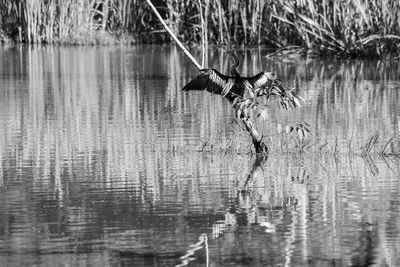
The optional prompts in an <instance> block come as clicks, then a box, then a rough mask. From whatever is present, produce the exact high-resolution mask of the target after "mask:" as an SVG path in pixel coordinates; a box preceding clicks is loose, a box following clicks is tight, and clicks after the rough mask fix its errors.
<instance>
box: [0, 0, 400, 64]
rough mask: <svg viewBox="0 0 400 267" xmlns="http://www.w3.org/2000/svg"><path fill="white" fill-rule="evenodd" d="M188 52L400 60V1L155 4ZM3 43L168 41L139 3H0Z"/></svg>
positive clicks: (171, 0) (161, 0)
mask: <svg viewBox="0 0 400 267" xmlns="http://www.w3.org/2000/svg"><path fill="white" fill-rule="evenodd" d="M153 4H154V5H155V6H156V7H157V9H158V11H159V12H160V13H161V16H162V17H163V18H164V19H165V21H166V22H167V24H168V25H169V27H170V28H171V29H172V31H173V32H174V33H175V34H176V35H177V36H178V38H179V39H180V40H181V41H182V42H183V43H185V44H186V45H201V44H202V42H205V43H206V44H207V45H211V46H212V45H218V46H227V47H230V46H238V47H244V46H246V47H255V46H261V47H264V48H266V49H269V50H271V51H274V52H275V53H283V54H284V53H293V52H294V53H299V54H304V55H307V54H312V55H324V56H326V55H329V56H338V57H368V58H372V57H375V58H386V57H392V58H396V57H397V58H399V52H400V2H399V1H398V0H342V1H333V0H326V1H316V0H307V1H306V0H290V1H282V0H246V1H239V0H234V1H226V0H198V1H183V0H154V1H153ZM0 42H16V43H43V44H69V45H112V44H125V45H129V44H139V43H143V44H165V43H170V42H172V39H171V38H170V37H169V35H168V33H167V32H166V31H165V30H164V29H163V27H162V25H161V24H160V23H159V21H158V20H157V18H156V16H155V15H154V14H153V13H152V11H151V9H150V7H149V6H148V5H147V4H146V3H145V2H144V1H139V0H118V1H117V0H81V1H77V0H63V1H61V0H47V1H44V0H36V1H22V0H0Z"/></svg>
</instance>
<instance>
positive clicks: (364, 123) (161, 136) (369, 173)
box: [0, 46, 400, 266]
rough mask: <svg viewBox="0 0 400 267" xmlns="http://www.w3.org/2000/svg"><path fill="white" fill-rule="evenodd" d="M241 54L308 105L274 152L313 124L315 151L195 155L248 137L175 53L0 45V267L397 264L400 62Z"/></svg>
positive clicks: (246, 64) (282, 116) (276, 115)
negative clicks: (189, 88) (365, 150)
mask: <svg viewBox="0 0 400 267" xmlns="http://www.w3.org/2000/svg"><path fill="white" fill-rule="evenodd" d="M195 54H196V53H195ZM196 56H197V57H200V55H196ZM241 56H242V59H243V64H242V66H241V72H242V73H243V74H249V75H250V74H253V73H256V72H258V71H259V70H260V67H259V66H264V68H266V69H268V70H271V71H273V72H275V73H277V75H278V76H279V77H280V78H281V79H282V80H283V81H285V82H286V84H288V85H289V86H291V87H294V88H295V89H296V90H298V91H299V93H300V94H301V95H302V96H303V97H304V98H305V100H306V103H305V105H304V107H303V108H302V109H301V110H299V111H296V112H292V113H285V112H283V111H280V110H277V109H276V110H271V112H270V114H269V118H268V120H267V122H266V123H265V125H264V127H262V131H263V133H264V135H265V136H270V137H269V139H268V140H267V141H268V143H269V145H270V146H271V147H272V148H274V147H275V148H277V147H279V145H277V144H278V143H279V140H281V139H280V137H277V136H275V135H274V134H275V133H276V123H277V122H282V123H285V122H290V121H298V120H304V121H307V122H308V123H309V124H311V125H312V131H313V138H314V139H315V140H319V141H318V142H319V143H318V144H317V145H316V147H318V149H317V150H319V152H318V151H317V152H318V153H317V152H315V151H313V152H312V153H305V154H300V155H299V154H286V153H280V152H279V149H275V150H273V153H271V155H269V157H268V158H256V157H254V156H251V155H248V154H235V153H227V154H225V153H224V152H221V151H214V152H213V153H199V152H195V150H196V148H197V147H198V146H199V144H201V143H202V142H204V141H207V142H208V143H214V144H221V143H224V142H225V141H228V140H232V139H233V140H235V139H240V138H242V139H243V140H245V142H247V141H249V139H246V138H248V137H247V136H245V135H243V136H242V130H241V127H240V125H238V124H237V123H236V122H235V120H234V114H233V112H232V111H231V109H230V106H229V103H227V102H226V101H224V100H223V99H221V98H219V97H215V96H212V95H209V94H205V93H203V92H193V93H192V94H184V93H183V92H181V90H180V89H181V88H182V87H183V85H184V84H185V83H186V82H187V81H189V80H190V79H191V78H192V77H193V76H194V75H195V74H196V69H195V68H194V67H193V66H192V65H191V63H190V62H189V61H188V60H187V59H186V58H185V56H184V55H182V54H181V53H178V51H177V50H176V49H174V48H169V47H157V46H156V47H133V48H92V47H90V48H85V47H70V48H63V47H29V48H24V47H15V48H5V47H3V48H1V49H0V57H1V58H2V61H1V62H0V80H1V83H0V265H1V266H3V265H5V266H57V265H61V264H66V265H69V266H76V265H93V266H115V265H122V266H142V265H143V266H174V265H185V264H188V265H190V266H207V265H208V266H265V265H270V266H277V265H287V266H299V265H301V266H304V265H310V266H347V265H358V266H363V265H368V264H377V265H383V266H385V265H387V266H398V265H400V257H399V256H398V255H399V254H400V253H399V252H400V234H399V233H400V220H399V219H400V218H399V217H400V208H399V199H400V195H399V193H400V186H399V169H400V165H399V160H398V159H397V158H396V157H389V158H387V157H381V156H379V154H378V153H377V152H380V151H381V150H382V147H385V151H386V152H388V153H389V152H391V153H395V152H397V151H399V130H400V129H399V124H398V123H399V114H400V112H399V107H398V103H399V102H400V101H399V88H400V77H399V76H400V75H399V73H400V72H399V64H398V62H372V61H371V62H370V61H349V62H334V61H321V60H300V59H293V58H286V59H284V60H282V59H268V60H267V59H265V58H263V57H260V54H259V53H258V52H257V51H255V52H254V51H253V52H251V51H250V52H248V53H242V55H241ZM261 59H262V60H261ZM226 63H227V62H226V58H224V57H223V55H219V54H217V53H215V54H211V55H210V65H212V66H214V67H216V68H218V69H225V70H226ZM271 125H272V126H271ZM267 126H268V127H267ZM375 133H377V134H378V135H379V138H378V141H377V143H376V145H375V146H374V148H373V149H372V151H371V155H370V156H369V157H360V156H357V155H355V154H354V153H349V151H350V152H353V151H357V150H358V149H359V148H360V147H362V146H363V145H365V144H366V142H367V141H368V140H369V139H370V138H371V136H372V135H374V134H375ZM391 138H392V139H391ZM390 139H391V142H389V144H388V145H387V146H385V145H386V142H387V141H388V140H390ZM324 144H326V145H324ZM332 152H334V153H332Z"/></svg>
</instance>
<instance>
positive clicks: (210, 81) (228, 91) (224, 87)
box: [182, 51, 300, 109]
mask: <svg viewBox="0 0 400 267" xmlns="http://www.w3.org/2000/svg"><path fill="white" fill-rule="evenodd" d="M225 52H226V53H227V54H228V55H230V56H231V58H232V59H233V64H232V65H231V68H230V75H225V74H222V73H221V72H219V71H218V70H216V69H213V68H210V69H201V70H200V74H199V75H198V76H196V77H195V78H194V79H192V80H191V81H190V82H189V83H187V84H186V85H185V86H184V87H183V88H182V90H183V91H192V90H206V91H208V92H210V93H212V94H217V95H221V96H222V97H224V98H226V99H227V100H228V101H229V102H230V103H231V104H232V105H234V104H235V103H240V100H243V99H247V98H254V97H258V96H263V95H265V96H266V97H267V99H269V98H270V97H271V96H278V100H279V101H278V103H279V104H280V105H281V107H283V108H284V109H289V108H296V107H299V106H300V103H299V100H298V98H297V96H296V94H295V93H294V92H293V91H292V90H289V89H287V88H285V87H284V86H283V85H282V83H281V81H280V80H278V79H275V77H274V75H273V74H272V73H271V72H266V71H261V72H259V73H258V74H256V75H255V76H251V77H242V76H240V74H239V72H238V71H237V68H238V66H239V64H240V62H239V58H238V57H237V56H236V54H235V53H234V52H233V51H225ZM238 100H239V101H238Z"/></svg>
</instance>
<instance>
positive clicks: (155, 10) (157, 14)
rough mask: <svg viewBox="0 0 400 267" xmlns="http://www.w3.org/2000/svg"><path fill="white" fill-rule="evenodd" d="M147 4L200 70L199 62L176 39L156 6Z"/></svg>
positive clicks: (149, 2) (148, 0)
mask: <svg viewBox="0 0 400 267" xmlns="http://www.w3.org/2000/svg"><path fill="white" fill-rule="evenodd" d="M146 2H147V3H148V4H149V6H150V7H151V9H152V10H153V12H154V13H155V14H156V16H157V18H158V19H159V20H160V22H161V24H162V25H163V26H164V28H165V30H166V31H167V32H168V33H169V35H170V36H171V37H172V39H174V41H175V43H176V44H177V45H178V46H179V47H180V48H181V49H182V50H183V52H184V53H185V54H186V56H187V57H188V58H189V59H190V60H191V61H192V62H193V64H194V65H195V66H196V67H197V68H198V69H199V70H200V69H202V67H201V66H200V64H199V63H198V62H197V60H196V59H195V58H194V57H193V56H192V54H190V52H189V51H188V50H187V49H186V48H185V47H184V46H183V44H182V43H181V41H179V39H178V38H177V37H176V35H175V34H174V33H173V32H172V31H171V29H170V28H169V27H168V25H167V24H166V23H165V21H164V20H163V18H162V17H161V15H160V13H158V11H157V9H156V8H155V6H154V5H153V4H152V3H151V1H150V0H146Z"/></svg>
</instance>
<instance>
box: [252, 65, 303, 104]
mask: <svg viewBox="0 0 400 267" xmlns="http://www.w3.org/2000/svg"><path fill="white" fill-rule="evenodd" d="M248 81H249V82H250V84H251V85H252V86H253V89H254V91H255V92H256V94H257V96H263V95H265V96H266V97H267V98H270V97H273V96H275V97H277V98H278V100H279V104H280V105H281V107H283V108H284V109H293V108H297V107H299V106H300V100H301V98H300V97H299V96H297V94H296V93H295V92H294V91H293V90H290V89H289V88H286V87H284V86H283V85H282V83H281V81H280V80H278V79H276V78H275V77H274V75H272V74H271V73H270V72H260V73H259V74H257V75H255V76H253V77H249V78H248Z"/></svg>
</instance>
